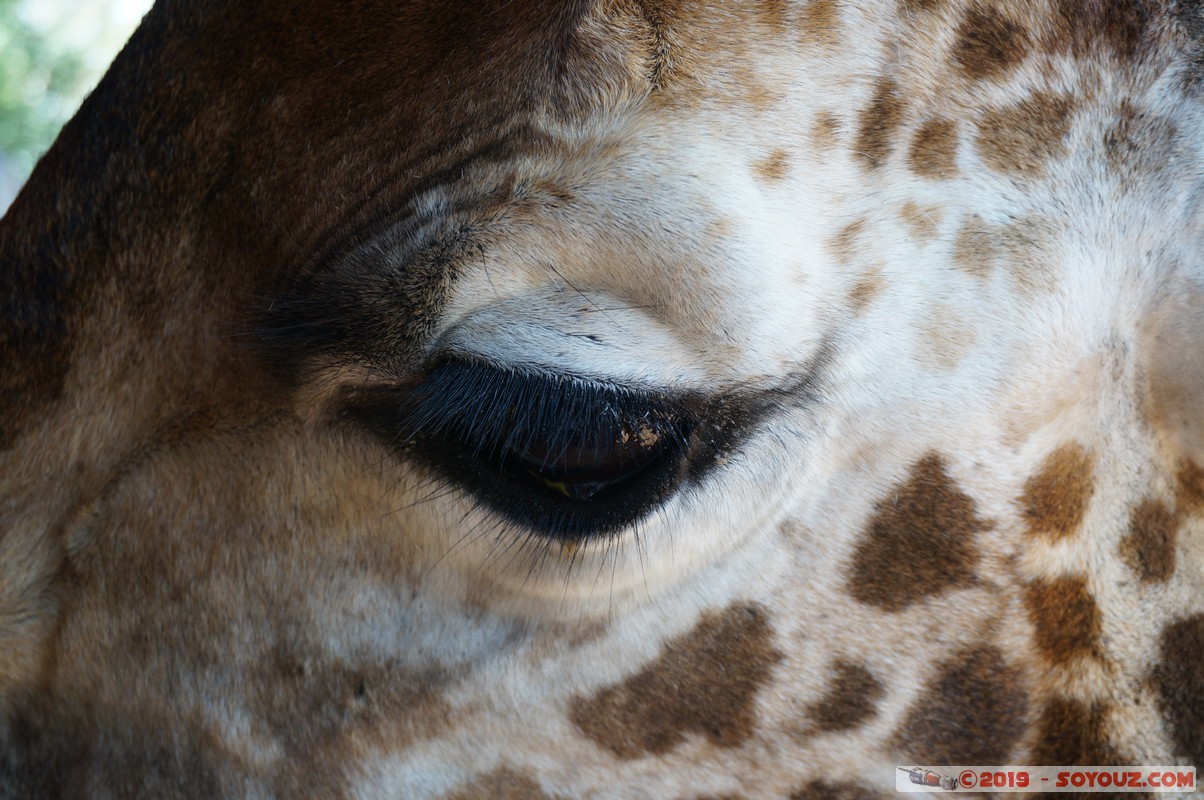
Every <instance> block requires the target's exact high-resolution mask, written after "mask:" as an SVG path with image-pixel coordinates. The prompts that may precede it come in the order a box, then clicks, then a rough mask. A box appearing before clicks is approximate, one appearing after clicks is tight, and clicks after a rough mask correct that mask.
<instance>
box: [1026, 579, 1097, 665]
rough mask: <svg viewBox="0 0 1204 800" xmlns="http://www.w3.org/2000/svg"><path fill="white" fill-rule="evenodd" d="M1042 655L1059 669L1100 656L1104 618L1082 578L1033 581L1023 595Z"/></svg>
mask: <svg viewBox="0 0 1204 800" xmlns="http://www.w3.org/2000/svg"><path fill="white" fill-rule="evenodd" d="M1024 602H1025V606H1026V607H1027V609H1028V617H1029V620H1030V621H1031V622H1032V624H1033V627H1034V628H1035V629H1036V643H1037V647H1038V648H1039V649H1040V651H1041V653H1042V654H1043V655H1044V656H1045V657H1046V658H1047V659H1048V660H1049V661H1050V663H1052V664H1055V665H1057V666H1067V665H1068V664H1070V663H1071V662H1072V661H1074V660H1075V659H1077V658H1082V657H1084V656H1089V655H1097V654H1099V638H1100V631H1101V618H1100V611H1099V607H1098V606H1097V605H1096V603H1095V598H1094V597H1092V596H1091V593H1090V592H1089V591H1088V590H1087V582H1086V581H1085V580H1084V579H1082V578H1057V579H1054V580H1050V581H1044V580H1039V581H1034V582H1033V583H1031V584H1029V586H1028V588H1027V589H1026V590H1025V595H1024Z"/></svg>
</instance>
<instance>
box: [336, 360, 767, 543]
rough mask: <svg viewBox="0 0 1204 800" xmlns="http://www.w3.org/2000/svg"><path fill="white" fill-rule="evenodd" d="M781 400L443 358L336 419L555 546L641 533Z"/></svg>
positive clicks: (366, 390)
mask: <svg viewBox="0 0 1204 800" xmlns="http://www.w3.org/2000/svg"><path fill="white" fill-rule="evenodd" d="M779 395H780V393H777V392H768V393H767V392H760V393H757V392H750V393H747V394H735V393H727V394H717V395H702V394H697V393H689V392H676V393H666V392H654V391H647V390H643V389H639V388H634V387H627V386H622V385H619V384H615V383H609V382H605V381H599V380H595V379H586V378H581V377H576V376H572V375H566V374H560V373H553V372H550V371H547V370H542V369H538V368H533V367H528V368H523V367H506V368H502V367H498V366H494V365H492V364H489V363H486V362H483V361H476V360H469V359H465V358H462V357H448V358H445V359H443V360H441V361H438V362H436V363H435V364H434V365H433V366H431V368H430V369H429V370H428V371H427V372H426V374H425V375H424V376H423V377H422V379H421V380H420V381H419V382H417V383H416V384H413V383H411V384H407V385H391V386H374V387H360V388H357V389H352V390H349V391H348V393H347V394H345V395H344V396H343V403H342V414H343V416H344V418H346V419H349V420H351V421H352V422H354V423H355V424H357V425H358V426H360V427H362V428H365V429H367V430H368V431H370V432H372V433H373V434H374V435H375V436H376V437H377V438H378V439H380V440H381V441H382V442H384V443H385V444H386V445H388V446H389V447H391V448H393V449H394V450H395V451H397V452H398V453H399V454H400V455H401V456H402V457H403V458H405V459H406V460H408V461H412V462H415V463H418V464H420V465H423V466H425V467H426V468H427V469H429V470H430V472H431V474H432V476H433V477H437V478H439V479H442V480H444V481H446V482H448V483H449V484H451V485H453V486H457V487H458V488H459V489H461V490H464V491H465V492H466V493H467V494H468V495H469V496H471V497H472V498H473V499H474V501H475V502H477V503H480V504H482V505H483V506H484V507H486V508H489V509H490V510H491V511H493V512H494V513H495V514H498V515H499V516H500V517H502V518H503V519H505V520H507V521H508V522H509V523H511V524H512V525H515V526H517V529H518V530H523V531H526V532H528V535H530V536H534V537H535V538H536V539H538V540H541V541H542V542H545V543H547V542H556V541H559V542H562V543H564V542H580V541H583V540H586V539H590V538H595V539H596V538H597V537H610V536H614V535H617V534H619V533H620V532H622V531H624V530H628V529H631V528H632V526H633V525H638V524H639V522H640V520H642V519H643V518H645V517H646V516H647V515H648V514H649V513H651V512H652V511H653V510H655V509H656V508H658V507H660V506H661V505H662V504H663V503H664V502H665V501H667V500H668V499H669V498H670V497H671V496H672V495H673V494H674V493H675V492H676V491H678V489H679V488H680V487H682V486H683V485H685V484H690V483H697V482H699V481H701V480H702V479H703V478H704V477H705V476H706V475H707V474H708V473H709V471H710V470H711V469H712V468H713V467H714V466H715V465H716V464H717V463H719V462H720V458H719V457H720V456H721V455H723V454H725V453H729V452H731V451H732V450H733V449H734V448H736V447H738V445H739V443H740V441H741V439H742V438H743V437H744V435H745V433H746V432H747V431H749V430H750V429H751V428H753V427H754V426H756V424H757V423H758V421H759V420H760V419H761V418H762V417H763V416H764V415H765V414H766V413H768V412H769V411H770V410H771V409H772V408H775V407H777V405H778V403H779V402H780V400H781V397H780V396H779ZM633 436H634V437H636V438H635V439H632V438H630V437H633ZM591 437H593V438H591ZM570 449H571V450H572V455H571V456H570V455H569V451H570Z"/></svg>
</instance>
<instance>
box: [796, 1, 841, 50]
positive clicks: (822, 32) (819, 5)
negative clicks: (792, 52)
mask: <svg viewBox="0 0 1204 800" xmlns="http://www.w3.org/2000/svg"><path fill="white" fill-rule="evenodd" d="M802 27H803V39H804V41H806V42H816V43H817V44H821V45H823V46H825V47H831V46H833V45H835V44H836V43H838V42H839V41H840V9H839V7H838V6H837V5H836V2H835V0H811V2H810V3H808V4H807V5H806V6H805V7H804V8H803V18H802Z"/></svg>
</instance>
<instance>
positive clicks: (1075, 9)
mask: <svg viewBox="0 0 1204 800" xmlns="http://www.w3.org/2000/svg"><path fill="white" fill-rule="evenodd" d="M1156 5H1157V0H1112V2H1098V0H1057V1H1056V2H1055V3H1054V18H1053V25H1052V26H1051V31H1050V36H1049V37H1048V40H1047V41H1046V42H1045V46H1046V47H1047V48H1049V49H1050V50H1051V51H1053V52H1070V53H1072V54H1074V55H1075V56H1078V57H1080V58H1081V57H1086V56H1090V55H1095V54H1096V53H1098V52H1100V51H1104V52H1110V54H1111V55H1112V56H1113V57H1114V58H1117V59H1119V60H1121V61H1130V60H1132V59H1134V58H1136V57H1137V56H1138V55H1140V54H1141V53H1142V51H1143V50H1144V49H1145V46H1146V43H1147V41H1148V37H1149V27H1150V22H1151V19H1152V17H1153V16H1154V9H1155V7H1156Z"/></svg>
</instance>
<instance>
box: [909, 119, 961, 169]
mask: <svg viewBox="0 0 1204 800" xmlns="http://www.w3.org/2000/svg"><path fill="white" fill-rule="evenodd" d="M956 159H957V124H956V123H955V122H953V121H952V120H948V119H943V118H939V117H938V118H937V119H930V120H928V121H927V122H925V123H924V124H923V125H921V126H920V127H919V129H918V130H916V133H915V137H914V138H913V139H912V140H911V152H910V153H909V155H908V163H909V164H911V168H912V170H913V171H914V172H915V173H916V174H917V175H922V176H924V177H925V178H934V179H941V178H951V177H953V176H954V175H955V174H956V172H957V164H956Z"/></svg>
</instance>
